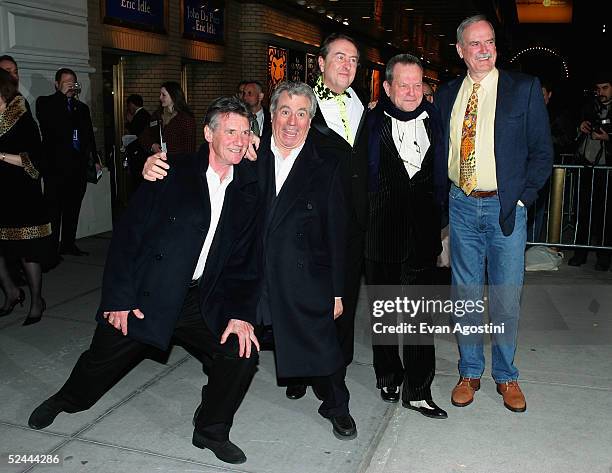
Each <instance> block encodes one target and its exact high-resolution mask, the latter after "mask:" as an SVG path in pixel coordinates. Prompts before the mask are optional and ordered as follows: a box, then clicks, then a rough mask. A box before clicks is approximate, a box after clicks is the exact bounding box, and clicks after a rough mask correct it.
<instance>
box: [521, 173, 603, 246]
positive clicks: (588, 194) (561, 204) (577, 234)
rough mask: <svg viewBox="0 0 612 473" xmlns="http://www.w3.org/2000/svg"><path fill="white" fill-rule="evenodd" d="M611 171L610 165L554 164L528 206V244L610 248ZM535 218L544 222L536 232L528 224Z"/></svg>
mask: <svg viewBox="0 0 612 473" xmlns="http://www.w3.org/2000/svg"><path fill="white" fill-rule="evenodd" d="M611 172H612V166H583V165H575V164H555V165H554V166H553V170H552V174H551V177H550V180H549V182H548V183H547V185H546V186H545V187H544V189H542V190H541V191H540V193H539V197H538V200H537V201H536V202H535V203H534V204H533V206H532V207H531V208H530V209H529V218H530V225H529V229H528V234H527V240H528V245H544V246H554V247H559V248H588V249H612V189H610V184H611V182H610V181H611V180H612V173H611ZM540 212H543V214H541V213H540ZM538 218H539V219H544V222H545V225H546V226H545V232H544V229H542V231H541V234H540V235H537V229H538V225H537V223H535V224H532V223H531V222H537V221H538Z"/></svg>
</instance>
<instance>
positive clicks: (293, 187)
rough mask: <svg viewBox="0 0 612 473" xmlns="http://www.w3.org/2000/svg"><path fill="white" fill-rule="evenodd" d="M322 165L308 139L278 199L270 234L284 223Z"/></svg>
mask: <svg viewBox="0 0 612 473" xmlns="http://www.w3.org/2000/svg"><path fill="white" fill-rule="evenodd" d="M321 163H323V160H322V159H321V158H320V157H319V155H318V154H317V152H316V151H315V147H314V145H313V144H312V143H311V141H310V140H308V139H307V140H306V143H305V144H304V147H303V148H302V151H301V152H300V154H299V155H298V157H297V159H296V160H295V163H294V164H293V168H292V169H291V171H290V172H289V176H287V180H286V181H285V183H284V184H283V187H282V189H281V191H280V192H279V194H278V196H277V197H276V202H275V203H274V204H275V205H274V206H273V209H272V215H270V226H269V228H268V231H269V232H273V231H274V230H275V228H276V227H277V226H278V225H279V224H280V223H281V222H282V220H283V218H284V217H285V215H286V214H287V212H289V210H290V209H291V208H292V207H293V204H294V203H295V201H296V199H297V198H298V197H299V195H300V193H301V192H302V190H303V189H304V188H305V187H307V186H308V184H309V182H310V180H311V179H312V176H313V174H314V169H316V168H317V167H318V166H319V165H321Z"/></svg>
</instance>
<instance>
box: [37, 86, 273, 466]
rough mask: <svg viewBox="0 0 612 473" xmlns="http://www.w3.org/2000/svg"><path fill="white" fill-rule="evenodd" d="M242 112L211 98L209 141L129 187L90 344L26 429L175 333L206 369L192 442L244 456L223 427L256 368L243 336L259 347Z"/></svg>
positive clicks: (253, 180) (102, 385)
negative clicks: (159, 176) (161, 174)
mask: <svg viewBox="0 0 612 473" xmlns="http://www.w3.org/2000/svg"><path fill="white" fill-rule="evenodd" d="M249 116H250V112H249V111H248V110H247V108H246V107H245V106H244V104H243V103H242V102H240V101H239V100H238V99H237V98H234V97H232V98H221V99H217V100H216V101H215V102H214V103H213V104H212V105H211V107H210V108H209V111H208V112H207V116H206V120H205V127H204V135H205V138H206V141H207V144H205V145H204V146H202V148H201V149H200V151H199V153H197V154H193V155H180V156H175V157H173V156H170V160H171V162H173V163H174V164H173V166H172V169H171V170H170V171H169V173H168V175H167V177H166V179H164V181H163V182H162V183H156V184H151V183H145V184H144V185H142V186H141V187H140V188H139V190H138V191H137V192H136V194H135V195H134V197H133V199H132V201H131V202H130V205H129V207H128V209H127V210H126V213H125V215H124V217H123V218H122V220H121V222H120V224H119V225H118V227H117V228H116V230H115V232H114V234H113V240H112V242H111V246H110V251H109V255H108V258H107V262H106V267H105V271H104V280H103V286H102V300H101V302H100V307H99V309H98V312H97V316H96V317H97V320H98V325H97V327H96V331H95V333H94V337H93V340H92V344H91V346H90V348H89V350H87V351H86V352H84V353H83V354H82V355H81V357H80V359H79V361H78V362H77V364H76V366H75V367H74V369H73V371H72V374H71V375H70V378H69V379H68V381H67V382H66V383H65V384H64V386H63V387H62V388H61V389H60V390H59V392H57V393H56V394H55V395H53V396H52V397H51V398H49V399H47V400H46V401H45V402H43V403H42V404H41V405H40V406H39V407H38V408H36V410H35V411H34V412H33V413H32V415H31V416H30V419H29V421H28V424H29V425H30V427H32V428H34V429H41V428H44V427H47V426H48V425H50V424H51V423H52V422H53V420H54V419H55V417H56V416H57V415H58V414H59V413H60V412H69V413H72V412H78V411H82V410H86V409H88V408H90V407H91V406H92V405H93V404H95V402H96V401H97V400H98V399H99V398H100V397H102V395H104V393H105V392H106V391H107V390H108V389H110V388H111V387H112V386H113V385H114V384H115V383H116V382H117V381H118V380H119V379H120V378H121V377H122V376H123V375H124V374H125V373H126V372H127V371H128V370H129V369H130V368H132V367H133V366H135V365H136V364H137V363H138V362H140V361H141V360H142V359H143V358H144V356H145V355H146V353H147V351H148V349H149V348H150V346H153V347H157V348H160V349H162V350H166V349H167V348H168V346H169V345H170V344H171V343H173V342H176V343H178V344H181V345H182V346H184V347H185V348H186V349H187V350H188V351H189V352H190V353H192V354H193V355H194V356H195V357H197V358H198V359H199V360H200V361H202V362H203V364H204V366H205V371H207V373H208V385H207V386H205V388H206V389H203V390H202V404H201V405H200V407H199V408H198V410H197V411H196V414H195V416H194V425H195V430H194V433H193V440H192V441H193V444H194V445H195V446H196V447H199V448H209V449H210V450H212V451H213V453H214V454H215V455H216V456H217V457H218V458H219V459H220V460H223V461H225V462H228V463H242V462H244V461H246V457H245V455H244V453H243V452H242V451H241V450H240V449H239V448H238V447H237V446H236V445H234V444H233V443H232V442H230V441H229V430H230V428H231V425H232V423H233V417H234V414H235V412H236V410H237V409H238V406H239V405H240V402H241V400H242V398H243V396H244V394H245V393H246V390H247V387H248V385H249V382H250V380H251V378H252V375H253V373H254V371H255V366H256V363H257V359H258V355H257V351H256V350H255V349H254V348H252V344H254V345H255V346H256V347H257V349H258V348H259V345H258V341H257V338H256V336H255V334H254V329H253V324H254V323H255V317H256V311H255V308H256V306H257V297H258V293H259V291H258V287H259V280H260V272H259V265H258V261H259V259H258V257H257V240H256V236H255V230H256V223H257V219H256V215H257V212H258V208H259V203H260V200H261V199H260V197H259V195H260V194H259V188H258V185H257V176H256V173H255V170H254V169H253V163H251V162H250V161H247V160H245V161H244V162H241V161H242V158H243V156H244V154H245V152H246V149H247V146H248V144H249V143H250V127H249ZM128 319H129V331H128ZM232 335H235V336H232ZM204 398H205V399H204Z"/></svg>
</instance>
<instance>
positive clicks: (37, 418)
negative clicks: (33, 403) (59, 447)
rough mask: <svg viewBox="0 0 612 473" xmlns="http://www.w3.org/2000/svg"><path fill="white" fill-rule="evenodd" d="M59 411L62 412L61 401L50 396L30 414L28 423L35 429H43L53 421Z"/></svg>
mask: <svg viewBox="0 0 612 473" xmlns="http://www.w3.org/2000/svg"><path fill="white" fill-rule="evenodd" d="M61 412H64V407H63V406H62V403H60V402H59V401H57V400H56V399H54V398H53V397H50V398H49V399H47V400H46V401H45V402H43V403H42V404H41V405H40V406H38V407H37V408H36V409H34V411H33V412H32V414H30V418H29V419H28V425H29V426H30V427H31V428H33V429H36V430H40V429H44V428H45V427H49V426H50V425H51V424H53V421H54V420H55V418H56V417H57V415H58V414H60V413H61Z"/></svg>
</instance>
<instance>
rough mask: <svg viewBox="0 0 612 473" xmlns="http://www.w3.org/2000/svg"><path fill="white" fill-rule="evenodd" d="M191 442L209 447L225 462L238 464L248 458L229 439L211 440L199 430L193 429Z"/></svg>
mask: <svg viewBox="0 0 612 473" xmlns="http://www.w3.org/2000/svg"><path fill="white" fill-rule="evenodd" d="M191 443H193V445H194V446H195V447H198V448H202V449H205V448H207V449H209V450H210V451H211V452H213V453H214V454H215V456H216V457H217V458H218V459H219V460H221V461H223V462H225V463H232V464H234V465H237V464H239V463H244V462H245V461H246V460H247V458H246V455H245V454H244V452H243V451H242V450H241V449H240V448H239V447H238V446H237V445H235V444H233V443H232V442H230V441H229V440H221V441H219V440H211V439H209V438H207V437H204V436H203V435H202V434H200V433H199V432H198V431H197V430H194V431H193V439H192V440H191Z"/></svg>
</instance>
